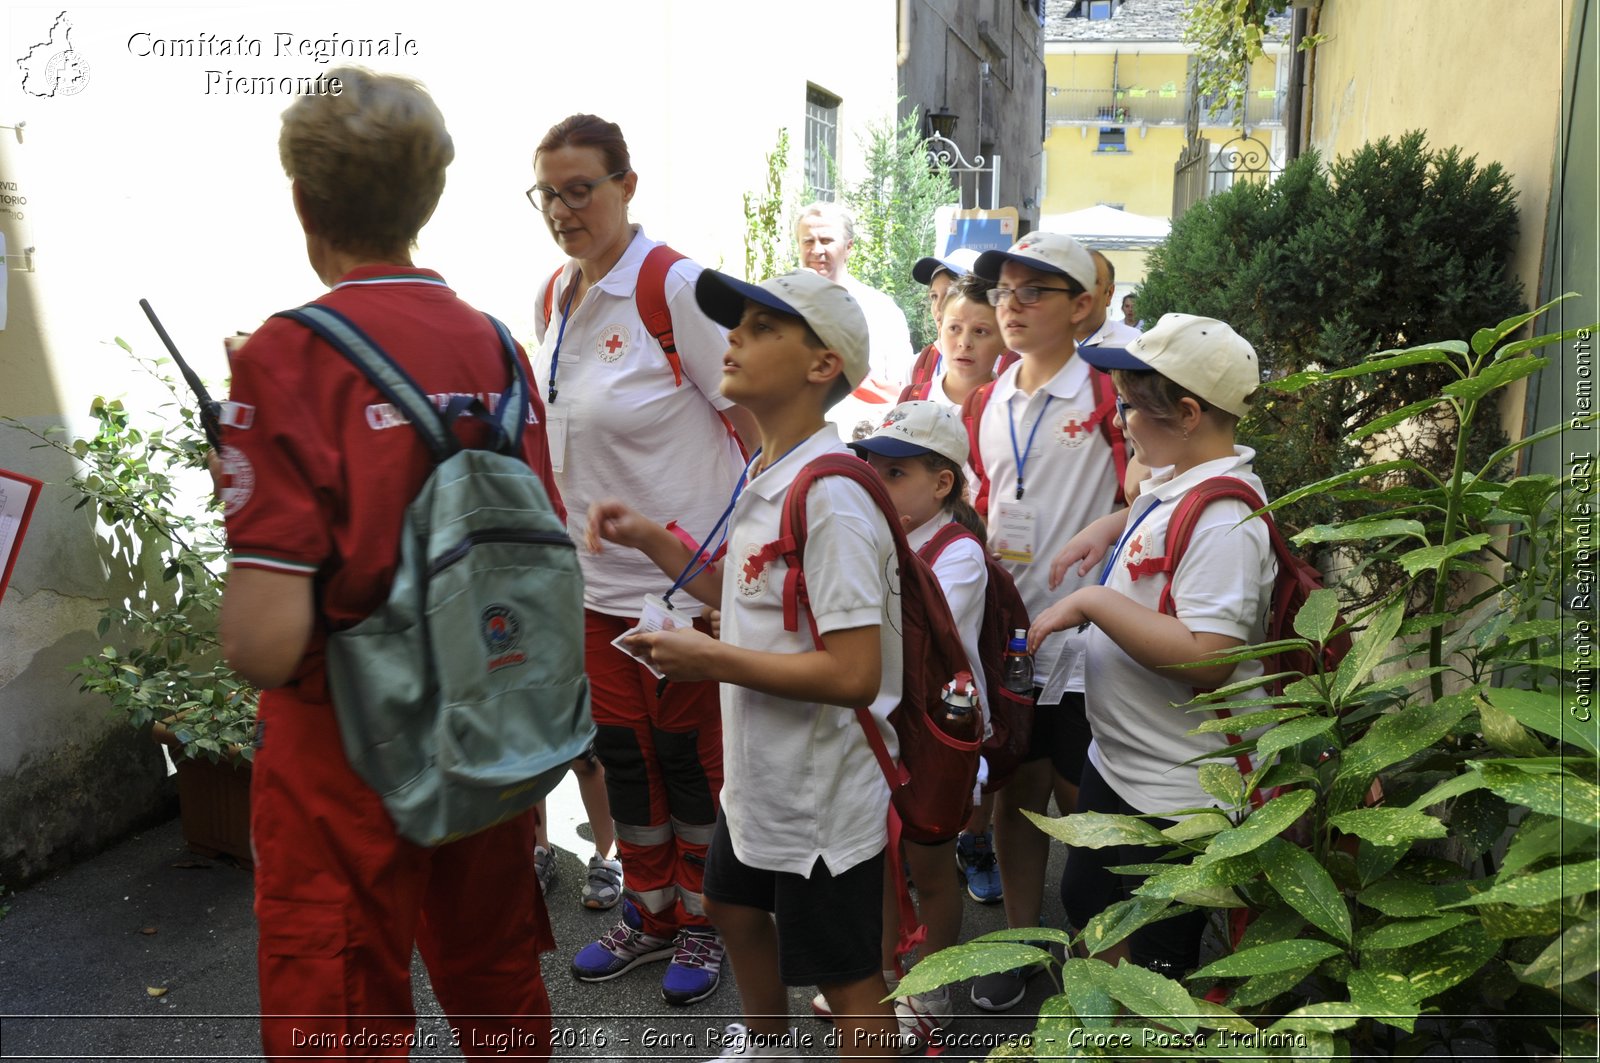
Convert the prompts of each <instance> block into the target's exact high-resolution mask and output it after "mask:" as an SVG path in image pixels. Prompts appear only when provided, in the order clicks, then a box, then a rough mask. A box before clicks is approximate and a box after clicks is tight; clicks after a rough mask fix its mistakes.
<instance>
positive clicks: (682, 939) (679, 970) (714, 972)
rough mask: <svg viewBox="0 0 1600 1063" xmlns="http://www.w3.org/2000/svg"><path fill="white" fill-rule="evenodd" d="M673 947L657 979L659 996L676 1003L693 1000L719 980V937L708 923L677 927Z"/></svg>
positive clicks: (707, 993)
mask: <svg viewBox="0 0 1600 1063" xmlns="http://www.w3.org/2000/svg"><path fill="white" fill-rule="evenodd" d="M677 946H678V947H677V949H676V950H674V951H673V953H672V962H671V963H669V964H667V973H666V975H665V976H664V977H663V978H662V979H661V999H662V1000H665V1001H666V1002H667V1003H668V1004H672V1005H675V1006H677V1007H680V1008H681V1007H686V1006H688V1005H690V1004H697V1003H699V1002H700V1001H702V1000H704V999H705V998H706V997H709V996H710V995H711V994H712V993H715V992H716V991H717V986H718V984H719V983H721V981H722V952H723V949H722V939H721V938H719V937H718V936H717V932H716V931H715V930H712V929H711V928H710V927H687V926H686V927H684V928H683V929H682V930H679V931H678V939H677Z"/></svg>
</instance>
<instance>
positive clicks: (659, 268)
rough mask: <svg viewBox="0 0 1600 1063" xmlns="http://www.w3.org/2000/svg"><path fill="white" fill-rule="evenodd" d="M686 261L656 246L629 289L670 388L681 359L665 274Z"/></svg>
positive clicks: (548, 303) (549, 310)
mask: <svg viewBox="0 0 1600 1063" xmlns="http://www.w3.org/2000/svg"><path fill="white" fill-rule="evenodd" d="M687 257H688V256H687V255H685V254H683V253H681V252H679V251H674V250H673V249H672V248H670V247H668V246H667V245H666V244H657V245H656V246H655V247H652V248H651V249H650V250H649V251H648V252H647V253H646V254H645V256H644V262H643V264H642V265H640V266H639V279H638V282H637V283H636V284H635V285H634V289H633V305H634V307H635V308H637V309H638V311H639V320H640V321H642V322H643V323H644V327H645V330H646V331H648V332H649V333H650V335H651V336H653V337H655V341H656V343H657V344H659V345H660V347H661V353H662V354H664V355H666V356H667V365H668V366H669V367H670V368H671V369H672V386H673V387H682V386H683V359H682V358H681V357H679V355H678V344H677V340H676V338H675V337H674V336H673V334H672V309H671V308H670V307H669V306H667V274H668V273H669V272H671V270H672V267H673V266H675V265H677V264H678V263H679V262H681V261H683V260H684V259H685V258H687ZM565 268H566V267H565V266H560V267H558V268H557V269H556V271H555V272H554V273H552V274H550V279H549V280H548V281H546V282H545V285H544V317H543V318H542V321H543V324H544V327H545V328H549V327H550V317H551V315H552V314H553V313H555V301H556V281H558V280H560V279H561V272H562V270H564V269H565ZM717 417H718V418H719V419H720V420H721V421H722V426H723V427H724V428H726V429H727V430H728V435H730V436H732V437H733V440H734V442H735V443H738V444H739V453H740V454H743V455H745V456H746V457H749V452H748V451H747V450H746V449H745V446H744V440H742V439H740V438H739V433H738V431H737V430H736V429H735V428H734V427H733V422H731V421H729V420H728V417H727V415H726V414H724V413H723V412H722V411H721V410H717Z"/></svg>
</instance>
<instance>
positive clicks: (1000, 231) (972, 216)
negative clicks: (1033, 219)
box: [934, 207, 1018, 258]
mask: <svg viewBox="0 0 1600 1063" xmlns="http://www.w3.org/2000/svg"><path fill="white" fill-rule="evenodd" d="M1017 218H1018V215H1017V208H1016V207H1000V208H998V209H996V210H961V209H958V208H956V207H940V208H939V210H938V211H937V212H935V214H934V224H935V225H936V226H937V232H938V238H937V240H936V241H935V245H936V246H935V248H934V254H935V255H938V256H939V257H941V258H943V257H944V256H945V255H948V254H949V253H950V252H952V251H954V250H955V249H956V248H958V247H966V248H971V249H972V250H974V251H1004V250H1006V249H1007V248H1008V247H1010V246H1011V245H1012V244H1014V243H1016V242H1017Z"/></svg>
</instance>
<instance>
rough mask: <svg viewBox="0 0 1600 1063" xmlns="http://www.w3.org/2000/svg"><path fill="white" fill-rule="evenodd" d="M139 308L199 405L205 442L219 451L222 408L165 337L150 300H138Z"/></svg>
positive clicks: (166, 336)
mask: <svg viewBox="0 0 1600 1063" xmlns="http://www.w3.org/2000/svg"><path fill="white" fill-rule="evenodd" d="M139 308H140V309H141V310H143V311H144V316H145V317H147V318H149V319H150V324H151V326H152V327H153V328H154V329H155V330H156V335H157V336H160V337H161V342H162V343H164V344H166V345H167V353H168V354H170V355H172V360H173V361H174V362H176V363H177V364H178V372H180V373H182V374H183V379H184V380H186V381H188V382H189V390H191V391H193V392H194V397H195V399H196V400H197V401H198V402H199V404H200V427H201V428H202V429H203V430H204V431H205V434H206V441H207V442H208V443H210V444H211V447H212V449H213V450H221V449H222V422H221V416H222V406H221V405H220V404H219V403H218V402H217V401H216V400H215V399H213V398H212V397H211V393H210V392H209V391H207V390H206V386H205V384H204V383H203V382H202V381H201V380H200V375H199V374H198V373H196V372H195V371H194V370H193V369H190V368H189V363H188V362H186V361H184V360H183V355H181V354H179V353H178V345H177V344H175V343H173V342H172V337H171V336H169V335H167V330H166V329H165V328H163V327H162V326H161V319H160V318H158V317H156V312H155V311H154V310H152V309H150V300H148V299H140V300H139Z"/></svg>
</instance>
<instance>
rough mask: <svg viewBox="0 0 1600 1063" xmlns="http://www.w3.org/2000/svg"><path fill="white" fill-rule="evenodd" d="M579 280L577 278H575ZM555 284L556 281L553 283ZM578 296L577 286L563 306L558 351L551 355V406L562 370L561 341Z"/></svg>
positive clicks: (564, 335) (557, 336)
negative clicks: (575, 297) (574, 298)
mask: <svg viewBox="0 0 1600 1063" xmlns="http://www.w3.org/2000/svg"><path fill="white" fill-rule="evenodd" d="M573 280H577V277H573ZM551 283H552V284H553V283H555V282H554V281H552V282H551ZM577 294H578V286H577V285H576V284H573V285H571V286H570V287H568V288H567V298H566V300H565V301H564V302H563V303H562V304H561V325H560V327H558V328H557V329H556V349H555V352H554V353H553V354H551V355H550V405H552V406H554V405H555V404H556V371H557V370H558V369H560V368H561V341H562V340H563V339H565V338H566V335H567V317H568V316H569V315H570V314H571V313H572V297H573V296H574V295H577Z"/></svg>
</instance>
